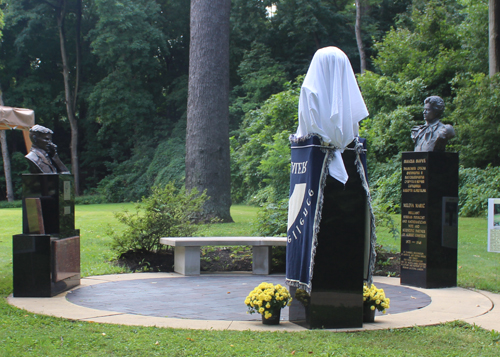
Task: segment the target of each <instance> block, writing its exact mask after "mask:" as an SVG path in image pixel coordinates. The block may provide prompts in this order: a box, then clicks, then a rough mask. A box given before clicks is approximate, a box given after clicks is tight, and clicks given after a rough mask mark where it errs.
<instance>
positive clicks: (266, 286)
mask: <svg viewBox="0 0 500 357" xmlns="http://www.w3.org/2000/svg"><path fill="white" fill-rule="evenodd" d="M291 301H292V297H291V296H290V293H289V292H288V290H287V288H285V287H283V286H281V285H280V284H278V285H273V284H271V283H261V284H259V286H257V287H256V288H255V289H253V290H252V291H251V292H250V294H249V295H248V296H247V298H246V299H245V304H246V305H247V306H248V313H250V314H253V313H254V312H258V313H259V314H261V315H262V323H263V324H266V325H278V324H279V323H280V314H281V309H282V308H284V307H285V306H289V305H290V302H291Z"/></svg>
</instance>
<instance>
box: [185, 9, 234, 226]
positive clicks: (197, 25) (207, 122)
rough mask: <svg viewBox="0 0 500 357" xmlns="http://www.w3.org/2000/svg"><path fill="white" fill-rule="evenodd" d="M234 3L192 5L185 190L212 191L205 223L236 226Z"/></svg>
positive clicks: (205, 207) (205, 214) (209, 193)
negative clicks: (231, 119) (233, 209)
mask: <svg viewBox="0 0 500 357" xmlns="http://www.w3.org/2000/svg"><path fill="white" fill-rule="evenodd" d="M230 9H231V1H230V0H191V24H190V29H191V42H190V49H189V90H188V107H187V131H186V188H187V189H192V188H195V187H196V188H198V189H199V190H200V191H203V190H207V195H208V196H209V197H210V199H209V200H208V201H207V202H206V204H205V206H204V214H203V217H202V218H204V219H210V218H213V217H217V218H219V219H221V220H222V221H224V222H232V218H231V215H230V207H231V173H230V170H231V168H230V160H229V29H230V27H229V14H230Z"/></svg>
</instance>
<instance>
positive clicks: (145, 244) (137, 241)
mask: <svg viewBox="0 0 500 357" xmlns="http://www.w3.org/2000/svg"><path fill="white" fill-rule="evenodd" d="M151 191H152V194H151V196H149V197H143V198H142V201H141V202H140V203H138V204H137V205H136V212H135V213H129V212H128V211H125V212H119V213H115V217H116V218H117V219H118V221H120V222H121V223H123V224H125V225H126V226H127V228H126V229H125V230H124V231H123V232H121V231H114V230H112V229H110V231H109V235H110V236H111V237H112V243H111V248H112V249H113V250H115V251H117V252H118V253H120V254H121V253H125V252H127V251H130V250H132V251H150V252H158V251H160V250H165V249H166V247H165V246H163V245H160V241H159V240H160V238H161V237H189V236H192V235H193V234H194V233H195V232H196V231H197V230H198V229H199V228H200V225H199V224H198V223H196V218H197V216H198V215H199V214H200V213H201V210H202V206H203V204H204V203H205V201H206V200H207V195H206V193H205V192H203V193H202V194H201V195H200V194H199V192H198V190H197V189H193V190H191V191H190V192H186V190H185V188H184V187H183V188H181V189H177V188H176V187H175V185H174V183H173V182H170V183H168V184H167V185H166V186H165V187H164V188H160V187H153V188H151Z"/></svg>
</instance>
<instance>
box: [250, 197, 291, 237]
mask: <svg viewBox="0 0 500 357" xmlns="http://www.w3.org/2000/svg"><path fill="white" fill-rule="evenodd" d="M287 220H288V199H282V200H280V201H279V202H277V203H272V202H271V203H267V204H265V205H264V206H263V207H262V208H261V209H260V210H259V211H258V213H257V234H258V235H260V236H263V237H280V236H281V237H284V236H286V225H287Z"/></svg>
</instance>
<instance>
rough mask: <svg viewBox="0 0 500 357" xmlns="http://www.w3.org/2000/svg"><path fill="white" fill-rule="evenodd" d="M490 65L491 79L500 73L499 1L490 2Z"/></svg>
mask: <svg viewBox="0 0 500 357" xmlns="http://www.w3.org/2000/svg"><path fill="white" fill-rule="evenodd" d="M489 1H490V2H489V33H490V36H489V38H490V39H489V63H490V77H491V76H493V75H494V74H495V73H497V72H498V71H500V36H498V29H499V27H500V4H499V2H498V0H489Z"/></svg>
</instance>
